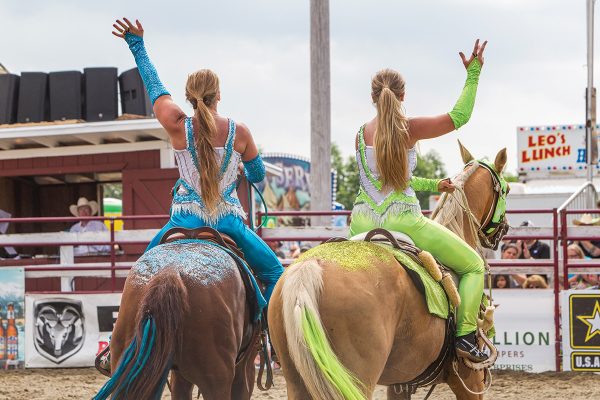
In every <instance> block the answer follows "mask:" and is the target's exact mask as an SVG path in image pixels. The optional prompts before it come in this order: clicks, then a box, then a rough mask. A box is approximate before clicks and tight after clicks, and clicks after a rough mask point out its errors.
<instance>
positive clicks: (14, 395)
mask: <svg viewBox="0 0 600 400" xmlns="http://www.w3.org/2000/svg"><path fill="white" fill-rule="evenodd" d="M104 381H105V378H104V377H103V376H101V375H100V374H99V373H97V372H96V370H94V369H93V368H79V369H44V370H41V369H38V370H36V369H32V370H20V371H14V370H13V371H0V399H2V400H4V399H7V400H33V399H36V400H37V399H40V400H45V399H48V400H55V399H89V398H91V397H92V396H93V395H94V394H95V392H96V391H97V390H98V388H100V387H101V386H102V384H103V383H104ZM194 394H195V392H194ZM424 395H425V391H424V390H423V389H421V390H420V391H419V392H417V396H415V398H416V399H422V398H423V396H424ZM169 398H170V396H169V394H168V392H167V391H165V394H164V395H163V399H169ZM194 398H195V396H194ZM252 398H253V399H285V398H286V392H285V382H284V380H283V375H281V373H277V374H276V376H275V386H274V387H273V388H272V389H271V390H269V391H268V392H266V393H263V392H260V391H258V390H255V391H254V396H253V397H252ZM431 398H433V399H444V400H446V399H454V397H453V396H452V395H451V393H450V390H449V389H448V388H447V387H446V386H444V385H440V386H439V387H438V388H436V389H435V392H434V394H433V396H432V397H431ZM486 398H488V399H520V400H549V399H561V400H565V399H568V400H580V399H581V400H583V399H598V398H600V375H594V374H582V373H578V374H575V373H561V374H556V373H544V374H526V373H511V372H509V373H506V372H504V373H496V374H495V375H494V385H493V386H492V389H491V391H490V392H489V395H488V396H486ZM374 399H375V400H383V399H385V389H384V388H383V387H380V388H378V389H377V392H376V394H375V396H374Z"/></svg>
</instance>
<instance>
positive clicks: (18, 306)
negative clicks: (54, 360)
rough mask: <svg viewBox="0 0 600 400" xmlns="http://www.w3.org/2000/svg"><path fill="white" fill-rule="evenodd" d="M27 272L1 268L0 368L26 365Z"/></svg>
mask: <svg viewBox="0 0 600 400" xmlns="http://www.w3.org/2000/svg"><path fill="white" fill-rule="evenodd" d="M24 325H25V272H24V270H23V268H0V368H1V369H5V368H22V367H23V365H24V363H25V329H24Z"/></svg>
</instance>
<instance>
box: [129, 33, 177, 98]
mask: <svg viewBox="0 0 600 400" xmlns="http://www.w3.org/2000/svg"><path fill="white" fill-rule="evenodd" d="M125 41H126V42H127V44H128V45H129V50H131V53H132V54H133V58H134V59H135V63H136V64H137V67H138V70H139V71H140V76H141V77H142V80H143V81H144V86H145V87H146V91H147V92H148V96H150V100H151V101H152V104H154V102H155V101H156V99H158V98H159V97H160V96H164V95H170V94H171V93H169V92H168V91H167V89H166V88H165V86H164V85H163V84H162V82H161V81H160V78H159V77H158V72H156V68H154V65H153V64H152V61H150V57H148V53H147V52H146V47H145V46H144V39H143V38H142V37H140V36H137V35H134V34H132V33H130V32H127V33H126V34H125Z"/></svg>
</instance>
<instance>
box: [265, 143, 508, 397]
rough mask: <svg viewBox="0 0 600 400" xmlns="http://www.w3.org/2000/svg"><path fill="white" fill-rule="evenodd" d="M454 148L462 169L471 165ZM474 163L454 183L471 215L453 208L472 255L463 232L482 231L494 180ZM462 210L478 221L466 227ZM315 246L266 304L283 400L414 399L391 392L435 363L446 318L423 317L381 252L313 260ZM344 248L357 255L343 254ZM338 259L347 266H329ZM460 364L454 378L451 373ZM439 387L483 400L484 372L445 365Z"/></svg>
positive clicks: (338, 246) (367, 249)
mask: <svg viewBox="0 0 600 400" xmlns="http://www.w3.org/2000/svg"><path fill="white" fill-rule="evenodd" d="M460 146H461V153H462V156H463V161H464V162H465V164H467V163H469V162H471V161H473V157H472V156H471V155H470V153H469V152H468V151H467V150H466V149H464V148H463V147H462V145H460ZM505 163H506V149H503V150H502V151H500V152H499V153H498V154H497V156H496V159H495V162H494V164H493V169H494V170H495V171H497V173H498V174H500V173H501V171H502V169H503V168H504V165H505ZM479 165H480V164H479V163H475V164H473V165H470V166H467V167H465V170H464V171H463V173H461V174H460V175H459V176H458V177H457V182H458V181H460V179H461V178H462V179H464V180H465V182H464V185H463V189H464V194H465V195H466V199H467V201H468V207H467V206H466V205H464V204H463V206H464V207H465V212H463V209H462V208H458V207H456V208H454V210H455V211H454V212H455V214H456V215H454V220H463V219H464V221H461V222H465V223H464V224H460V225H462V226H464V227H465V228H464V232H459V234H462V237H463V238H465V239H466V240H467V242H468V243H469V244H470V245H471V246H473V247H474V246H476V243H477V242H476V241H477V237H478V234H477V228H475V229H476V231H475V232H469V229H472V228H473V226H474V225H477V222H478V223H479V225H481V224H484V221H486V218H488V217H489V215H490V213H493V209H494V208H495V203H496V199H497V192H495V186H496V189H497V185H495V184H494V179H493V178H492V173H491V172H490V171H489V170H487V169H486V168H483V167H479ZM467 175H468V176H467ZM457 187H458V183H457ZM458 191H459V189H457V192H458ZM468 208H470V211H471V212H472V215H473V216H474V218H475V219H476V220H477V221H472V222H474V223H470V222H469V221H468V218H469V217H467V214H468V213H467V212H466V211H467V210H468ZM449 209H450V208H449ZM490 210H492V211H490ZM502 217H503V216H502ZM470 218H473V217H470ZM342 245H344V247H342ZM326 246H327V247H326ZM353 246H354V247H353ZM319 247H321V248H322V249H328V250H322V251H321V252H320V253H321V254H322V256H321V257H319V256H315V257H311V256H308V257H304V258H303V259H302V260H301V261H299V262H298V263H296V264H294V265H292V266H290V267H288V268H287V270H286V271H285V273H284V274H283V276H282V277H281V279H280V280H279V282H278V283H277V286H276V287H275V291H274V292H273V296H272V297H271V302H270V306H269V327H270V334H271V340H272V342H273V345H274V347H275V349H277V354H278V356H279V359H280V362H281V366H282V371H283V373H284V375H285V378H286V382H287V391H288V398H289V399H293V400H299V399H302V400H306V399H315V400H332V399H334V400H338V399H346V400H359V399H370V398H372V395H373V391H374V389H375V386H376V385H377V384H380V385H387V386H388V399H409V398H410V396H411V394H410V393H407V392H406V391H404V392H402V393H397V392H399V390H394V388H395V386H393V385H394V384H396V383H401V382H409V381H411V380H413V379H414V378H415V377H417V376H419V375H420V374H421V373H422V372H423V371H425V370H426V369H427V368H428V366H430V365H431V364H432V363H433V362H434V361H435V360H436V359H437V357H438V355H439V354H440V351H441V349H442V347H443V342H444V337H445V334H444V331H445V320H443V319H441V318H438V317H436V316H434V315H432V314H430V313H429V311H428V309H427V306H426V304H425V302H424V300H423V297H422V296H421V294H419V292H418V291H417V289H416V287H415V285H414V284H413V282H412V281H411V280H410V278H409V276H408V274H407V272H406V271H405V270H404V268H402V266H401V265H400V264H399V263H398V262H397V261H396V259H395V258H394V257H388V256H386V255H385V254H383V253H385V251H382V249H381V248H380V247H378V246H377V245H375V244H371V243H365V242H352V243H351V244H348V242H345V244H344V243H328V244H324V245H321V246H317V247H316V248H315V249H314V250H315V253H314V254H319V252H318V251H317V249H319ZM343 248H345V249H348V248H349V249H353V248H356V250H355V251H347V252H346V253H344V254H343V255H340V253H342V249H343ZM335 252H338V255H335V254H334V253H335ZM326 253H327V254H326ZM307 255H308V253H307ZM329 255H332V256H331V257H330V256H329ZM342 257H343V260H344V263H345V264H342V263H340V262H337V261H335V260H336V259H340V258H342ZM332 260H333V261H332ZM457 364H458V368H457V370H458V373H459V376H457V374H456V373H455V372H454V371H455V368H454V367H453V366H456V365H457ZM459 377H460V378H459ZM461 381H462V382H461ZM437 382H446V383H447V384H448V385H450V387H451V389H452V391H453V392H454V393H455V395H456V397H457V399H461V400H463V399H465V400H466V399H469V400H472V399H473V400H474V399H482V398H483V395H482V394H477V392H483V391H484V383H485V377H484V373H483V372H482V371H481V370H480V371H475V370H472V369H468V368H467V367H466V366H465V365H464V364H463V363H462V362H458V363H455V364H453V363H452V362H451V360H449V361H446V362H445V364H443V371H442V373H441V374H440V376H439V378H438V381H437ZM463 383H464V384H463ZM465 386H466V387H467V388H468V389H466V388H465Z"/></svg>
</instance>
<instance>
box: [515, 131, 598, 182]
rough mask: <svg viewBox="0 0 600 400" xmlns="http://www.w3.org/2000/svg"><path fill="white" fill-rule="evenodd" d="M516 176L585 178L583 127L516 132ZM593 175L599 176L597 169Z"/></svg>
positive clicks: (584, 136)
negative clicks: (517, 174)
mask: <svg viewBox="0 0 600 400" xmlns="http://www.w3.org/2000/svg"><path fill="white" fill-rule="evenodd" d="M517 148H518V161H519V162H518V171H519V175H520V176H522V177H526V178H528V179H531V178H554V177H560V176H564V177H570V178H574V177H585V176H586V170H587V165H586V163H587V160H586V133H585V126H583V125H554V126H534V127H518V128H517ZM597 161H598V160H596V168H595V171H594V173H595V174H598V165H597Z"/></svg>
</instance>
